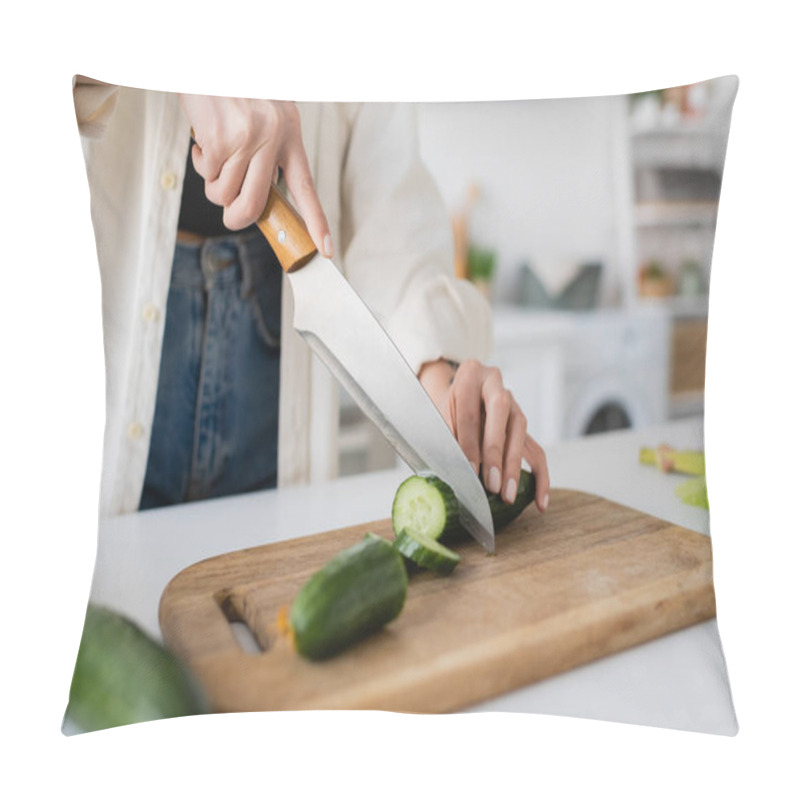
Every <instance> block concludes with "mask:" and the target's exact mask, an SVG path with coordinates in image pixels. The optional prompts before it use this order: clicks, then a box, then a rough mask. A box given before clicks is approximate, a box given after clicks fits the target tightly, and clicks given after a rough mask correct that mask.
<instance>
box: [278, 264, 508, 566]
mask: <svg viewBox="0 0 800 800" xmlns="http://www.w3.org/2000/svg"><path fill="white" fill-rule="evenodd" d="M289 281H290V283H291V286H292V291H293V293H294V309H295V310H294V327H295V329H296V330H297V331H298V333H300V334H301V335H302V336H303V337H304V338H305V340H306V341H307V342H308V344H309V345H310V346H311V347H312V349H313V350H314V352H315V353H316V354H317V355H318V356H319V357H320V358H321V359H322V361H323V362H324V363H325V364H326V366H327V367H328V368H329V369H330V370H331V372H332V373H333V374H334V376H335V377H336V378H337V380H338V381H339V382H340V383H341V384H342V385H343V386H344V387H345V389H346V390H347V391H348V392H349V393H350V394H351V395H352V397H353V399H354V400H355V402H356V403H357V404H358V405H359V406H360V408H361V409H362V410H363V411H364V413H365V414H366V415H367V416H368V417H369V418H370V419H371V420H372V421H373V422H374V423H375V425H376V426H377V427H378V429H379V430H380V431H381V433H382V434H383V435H384V436H385V437H386V439H387V440H388V441H389V442H390V444H391V445H392V446H393V447H394V449H395V450H396V451H397V453H398V454H399V455H400V457H401V458H402V459H403V460H404V461H405V462H406V464H408V466H409V467H411V469H413V470H414V471H415V472H418V473H426V472H427V473H432V474H434V475H438V476H439V477H440V478H441V479H442V480H443V481H445V482H446V483H447V484H449V485H450V486H451V487H452V489H453V491H454V492H455V495H456V498H457V499H458V502H459V506H460V513H461V522H462V524H463V525H464V527H465V528H466V529H467V530H468V531H469V533H470V534H471V535H472V536H473V538H475V539H476V540H477V541H478V542H480V544H481V545H483V547H484V548H485V549H486V550H487V552H489V553H493V552H494V525H493V523H492V515H491V512H490V510H489V503H488V500H487V499H486V492H485V491H484V489H483V486H482V485H481V482H480V480H479V479H478V477H477V475H476V474H475V472H474V471H473V469H472V467H471V466H470V464H469V461H467V458H466V456H465V455H464V451H463V450H462V449H461V447H460V446H459V444H458V442H457V441H456V439H455V437H454V436H453V434H452V433H451V431H450V428H449V427H448V425H447V423H446V422H445V420H444V418H443V417H442V415H441V414H440V413H439V411H438V409H437V408H436V406H435V405H434V403H433V401H432V400H431V399H430V397H428V394H427V392H426V391H425V389H424V388H423V387H422V384H420V382H419V380H418V379H417V376H416V375H415V374H414V371H413V370H412V369H411V367H410V366H409V365H408V362H407V361H406V360H405V359H404V358H403V356H402V354H401V353H400V351H399V350H398V349H397V347H396V346H395V344H394V342H392V340H391V339H390V338H389V336H388V335H387V334H386V332H385V331H384V329H383V328H382V327H381V325H380V324H379V323H378V321H377V319H376V318H375V316H374V315H373V314H372V312H371V311H370V310H369V308H367V306H366V305H365V304H364V302H363V301H362V300H361V298H360V297H359V296H358V295H357V294H356V292H355V290H354V289H353V288H352V287H351V286H350V284H349V283H348V282H347V281H346V280H345V278H344V276H343V275H342V274H341V273H340V272H339V270H338V269H337V268H336V266H335V265H334V264H333V263H332V262H331V261H329V260H328V259H326V258H323V257H322V256H321V255H316V256H314V258H313V259H312V260H311V261H309V262H308V263H307V264H305V265H304V266H303V267H302V269H298V270H295V271H293V272H290V273H289Z"/></svg>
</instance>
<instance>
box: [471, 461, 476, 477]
mask: <svg viewBox="0 0 800 800" xmlns="http://www.w3.org/2000/svg"><path fill="white" fill-rule="evenodd" d="M469 465H470V466H471V467H472V469H473V471H474V472H475V474H476V475H477V474H478V465H477V464H476V463H475V462H474V461H470V462H469Z"/></svg>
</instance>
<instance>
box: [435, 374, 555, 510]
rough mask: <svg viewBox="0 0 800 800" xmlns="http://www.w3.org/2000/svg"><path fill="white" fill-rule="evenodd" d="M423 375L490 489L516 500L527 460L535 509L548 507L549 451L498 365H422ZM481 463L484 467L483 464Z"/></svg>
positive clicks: (454, 431)
mask: <svg viewBox="0 0 800 800" xmlns="http://www.w3.org/2000/svg"><path fill="white" fill-rule="evenodd" d="M419 379H420V382H421V383H422V385H423V386H424V387H425V390H426V391H427V392H428V394H429V395H430V397H431V399H432V400H433V401H434V403H435V404H436V406H437V408H438V409H439V411H440V412H441V414H442V416H443V417H444V418H445V420H446V421H447V423H448V425H449V426H450V429H451V430H452V431H453V434H454V435H455V437H456V439H457V440H458V443H459V444H460V445H461V449H462V450H463V451H464V453H465V454H466V456H467V458H468V459H469V461H470V463H471V464H472V466H473V469H474V470H475V472H476V473H478V471H479V469H480V473H481V478H482V479H483V483H484V485H485V486H486V488H487V489H488V490H489V491H490V492H494V493H496V494H500V495H501V496H502V498H503V500H504V501H505V502H507V503H512V502H514V499H515V498H516V496H517V487H518V486H519V474H520V470H521V468H522V459H523V458H524V459H525V461H526V462H527V463H528V465H529V466H530V468H531V472H532V473H533V475H534V476H535V478H536V501H535V502H536V507H537V508H538V509H539V511H542V512H543V511H545V510H546V509H547V502H548V495H549V491H550V477H549V475H548V472H547V459H546V457H545V454H544V450H542V448H541V447H540V446H539V445H538V444H537V443H536V442H535V441H534V440H533V439H532V438H531V437H530V436H529V435H528V421H527V419H526V418H525V415H524V414H523V413H522V410H521V409H520V407H519V405H518V404H517V401H516V400H515V399H514V397H513V395H512V394H511V392H510V391H509V390H508V389H506V388H505V386H504V385H503V377H502V375H501V374H500V370H499V369H497V367H487V366H484V365H483V364H481V363H480V362H479V361H474V360H472V361H465V362H464V363H463V364H461V365H460V366H459V367H458V368H457V369H455V368H454V367H453V366H452V365H451V364H450V363H449V362H447V361H432V362H428V363H427V364H423V366H422V368H421V369H420V371H419ZM479 465H480V466H479Z"/></svg>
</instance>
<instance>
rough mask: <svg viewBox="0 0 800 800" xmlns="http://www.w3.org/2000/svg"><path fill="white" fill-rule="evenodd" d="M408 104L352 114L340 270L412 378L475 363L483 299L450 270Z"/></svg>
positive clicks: (484, 347)
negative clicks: (438, 365) (426, 367)
mask: <svg viewBox="0 0 800 800" xmlns="http://www.w3.org/2000/svg"><path fill="white" fill-rule="evenodd" d="M416 126H417V120H416V109H415V107H414V106H413V105H411V104H406V103H399V104H392V103H366V104H363V105H360V106H358V107H357V109H356V110H355V112H354V116H353V123H352V128H351V133H350V141H349V143H348V149H347V155H346V158H345V163H344V166H343V178H342V180H343V183H342V186H343V192H342V197H343V200H342V225H341V230H342V237H343V242H342V244H343V264H344V270H345V273H346V275H347V278H348V280H349V281H350V282H351V284H352V285H353V287H354V288H355V289H356V291H358V292H359V293H360V294H361V296H362V297H363V298H364V300H365V302H367V304H368V305H369V306H370V307H371V308H372V311H373V313H375V315H376V316H377V317H378V319H379V320H380V322H381V323H382V324H383V325H384V327H385V328H386V330H387V331H388V333H389V335H390V336H391V337H392V338H393V339H394V341H395V343H396V344H397V346H398V348H399V349H400V351H401V352H402V353H403V355H404V356H405V358H406V360H407V361H408V362H409V364H410V365H411V367H412V369H414V371H415V372H418V371H419V369H420V367H421V366H422V365H423V364H424V363H426V362H428V361H435V360H436V359H439V358H445V359H448V360H451V361H456V362H463V361H465V360H467V359H469V358H477V359H479V360H483V361H485V360H486V359H487V358H488V357H489V355H490V353H491V348H492V323H491V309H490V307H489V303H488V301H487V300H486V298H485V297H484V296H483V295H482V294H481V293H480V292H479V291H478V290H477V289H476V288H475V286H473V285H472V284H471V283H469V282H468V281H465V280H459V279H457V278H456V277H455V272H454V255H453V236H452V228H451V225H450V220H449V218H448V215H447V210H446V208H445V205H444V202H443V200H442V198H441V195H440V193H439V190H438V188H437V186H436V184H435V182H434V180H433V177H432V176H431V174H430V172H429V171H428V169H427V167H426V166H425V164H424V163H423V161H422V158H421V156H420V154H419V146H418V138H417V127H416Z"/></svg>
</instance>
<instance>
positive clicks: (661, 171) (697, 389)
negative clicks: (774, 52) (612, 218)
mask: <svg viewBox="0 0 800 800" xmlns="http://www.w3.org/2000/svg"><path fill="white" fill-rule="evenodd" d="M736 87H737V79H736V78H735V77H733V76H727V77H723V78H717V79H715V80H712V81H706V82H704V83H699V84H693V85H691V86H683V87H675V88H673V89H668V90H665V91H663V92H659V93H649V94H647V95H644V96H641V95H639V96H636V95H635V96H633V97H632V98H631V120H630V122H631V160H632V170H633V176H634V226H635V240H636V263H637V265H638V267H639V273H638V282H637V285H638V290H639V292H638V294H639V296H638V297H637V299H636V301H635V302H636V303H637V304H639V305H641V304H646V305H660V306H661V307H663V308H665V309H666V310H667V312H668V313H669V314H670V316H671V320H672V321H671V331H670V362H669V416H670V417H673V418H674V417H681V416H685V415H687V414H697V413H702V410H703V390H704V384H705V353H706V336H707V331H708V286H709V283H710V274H711V258H712V252H713V246H714V234H715V230H716V223H717V212H718V208H719V197H720V191H721V187H722V173H723V166H724V162H725V151H726V147H727V140H728V129H729V126H730V112H731V105H732V103H731V100H732V97H733V93H735V91H736ZM653 265H657V267H658V269H657V270H652V272H655V273H656V274H658V272H659V271H660V272H661V275H662V280H661V282H660V286H659V284H658V282H656V283H655V284H654V283H652V282H648V281H646V280H645V279H644V276H643V271H644V269H645V268H646V267H648V266H649V267H653ZM649 274H652V273H651V272H650V271H649V272H648V275H649ZM647 295H650V296H649V297H648V296H647ZM656 295H660V296H658V297H656Z"/></svg>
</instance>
